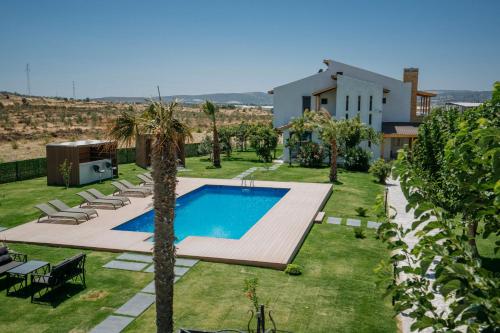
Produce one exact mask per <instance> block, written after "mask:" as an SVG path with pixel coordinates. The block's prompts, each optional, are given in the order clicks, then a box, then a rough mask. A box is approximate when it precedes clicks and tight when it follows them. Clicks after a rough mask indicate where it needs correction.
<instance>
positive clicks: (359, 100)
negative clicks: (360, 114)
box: [358, 96, 361, 111]
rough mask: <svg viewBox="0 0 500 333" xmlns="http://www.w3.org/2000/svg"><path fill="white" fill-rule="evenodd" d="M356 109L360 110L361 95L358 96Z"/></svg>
mask: <svg viewBox="0 0 500 333" xmlns="http://www.w3.org/2000/svg"><path fill="white" fill-rule="evenodd" d="M358 111H361V96H358Z"/></svg>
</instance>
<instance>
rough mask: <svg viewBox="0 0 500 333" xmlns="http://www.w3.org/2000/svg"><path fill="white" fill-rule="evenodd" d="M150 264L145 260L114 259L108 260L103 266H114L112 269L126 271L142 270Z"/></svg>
mask: <svg viewBox="0 0 500 333" xmlns="http://www.w3.org/2000/svg"><path fill="white" fill-rule="evenodd" d="M147 265H148V264H145V263H143V262H130V261H119V260H112V261H110V262H108V263H107V264H106V265H104V266H102V267H104V268H112V269H123V270H126V271H136V272H139V271H142V270H143V269H144V268H145V267H146V266H147Z"/></svg>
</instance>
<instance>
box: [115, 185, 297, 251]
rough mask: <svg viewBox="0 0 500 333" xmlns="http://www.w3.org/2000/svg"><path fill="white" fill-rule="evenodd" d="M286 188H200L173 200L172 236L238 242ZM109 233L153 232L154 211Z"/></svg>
mask: <svg viewBox="0 0 500 333" xmlns="http://www.w3.org/2000/svg"><path fill="white" fill-rule="evenodd" d="M288 191H289V189H287V188H269V187H250V188H248V187H240V186H226V185H204V186H201V187H199V188H197V189H196V190H193V191H191V192H189V193H187V194H185V195H183V196H181V197H179V198H177V202H176V208H175V222H174V229H175V236H176V238H177V242H180V241H182V240H183V239H184V238H186V237H188V236H204V237H217V238H230V239H239V238H241V236H243V235H244V234H245V233H246V232H247V231H248V230H249V229H250V228H251V227H252V226H253V225H254V224H255V223H257V221H258V220H260V218H261V217H262V216H264V215H265V214H266V213H267V212H268V211H269V210H270V209H271V208H272V207H273V206H274V205H275V204H276V203H277V202H278V201H279V200H280V199H281V198H282V197H283V196H285V194H286V193H287V192H288ZM113 230H126V231H141V232H153V231H154V210H150V211H149V212H147V213H144V214H142V215H140V216H138V217H136V218H134V219H132V220H130V221H128V222H125V223H123V224H121V225H119V226H117V227H115V228H113Z"/></svg>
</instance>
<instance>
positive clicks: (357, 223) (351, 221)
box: [346, 219, 361, 227]
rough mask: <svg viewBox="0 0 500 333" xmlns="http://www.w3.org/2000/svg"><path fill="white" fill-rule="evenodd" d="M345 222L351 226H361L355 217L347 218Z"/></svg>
mask: <svg viewBox="0 0 500 333" xmlns="http://www.w3.org/2000/svg"><path fill="white" fill-rule="evenodd" d="M346 224H347V225H350V226H351V227H360V226H361V221H360V220H355V219H347V222H346Z"/></svg>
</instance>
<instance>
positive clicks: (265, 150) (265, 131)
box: [250, 125, 278, 162]
mask: <svg viewBox="0 0 500 333" xmlns="http://www.w3.org/2000/svg"><path fill="white" fill-rule="evenodd" d="M250 145H251V146H252V148H253V149H255V153H256V154H257V156H258V157H259V158H260V159H262V160H263V161H264V162H271V161H272V159H273V154H272V153H273V151H274V149H275V148H276V146H277V145H278V133H276V131H275V130H274V129H273V128H271V127H269V126H265V125H258V126H256V127H255V129H254V131H253V133H252V135H251V136H250Z"/></svg>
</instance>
